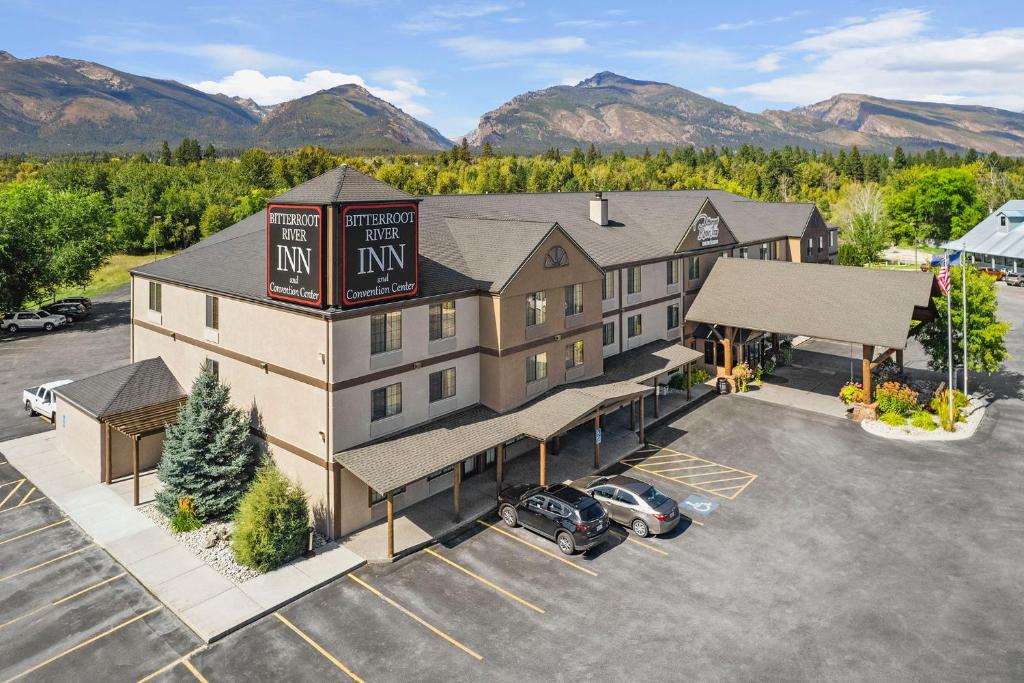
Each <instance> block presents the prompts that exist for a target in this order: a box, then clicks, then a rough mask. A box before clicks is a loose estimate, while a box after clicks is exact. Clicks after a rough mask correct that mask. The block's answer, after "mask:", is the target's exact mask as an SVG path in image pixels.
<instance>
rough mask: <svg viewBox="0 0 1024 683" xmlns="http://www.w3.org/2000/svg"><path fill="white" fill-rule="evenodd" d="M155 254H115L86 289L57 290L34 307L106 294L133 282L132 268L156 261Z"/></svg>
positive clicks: (169, 253) (160, 256) (169, 254)
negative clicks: (70, 297) (59, 300)
mask: <svg viewBox="0 0 1024 683" xmlns="http://www.w3.org/2000/svg"><path fill="white" fill-rule="evenodd" d="M174 253H175V252H173V251H162V252H160V253H159V254H158V255H157V257H156V258H158V259H160V258H166V257H168V256H173V255H174ZM154 260H156V259H154V257H153V254H114V255H113V256H111V257H110V260H109V261H107V263H106V265H104V266H102V267H101V268H99V269H98V270H97V271H96V272H95V273H93V274H92V281H91V282H90V283H89V284H88V285H86V286H85V287H68V288H65V289H59V290H57V292H56V294H55V295H54V296H53V297H52V298H47V299H45V300H43V301H41V302H36V303H35V304H33V306H37V305H40V304H46V303H49V302H50V301H53V300H55V299H62V298H64V297H66V296H87V297H89V298H90V299H91V298H94V297H97V296H100V295H101V294H106V293H107V292H110V291H112V290H115V289H117V288H118V287H121V286H123V285H126V284H128V283H129V282H130V281H131V276H130V275H129V274H128V271H129V270H131V269H132V268H136V267H138V266H141V265H144V264H146V263H150V262H152V261H154Z"/></svg>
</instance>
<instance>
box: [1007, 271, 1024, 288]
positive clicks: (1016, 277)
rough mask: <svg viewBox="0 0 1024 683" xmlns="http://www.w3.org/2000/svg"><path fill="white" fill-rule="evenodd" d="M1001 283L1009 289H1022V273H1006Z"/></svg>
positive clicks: (1023, 276)
mask: <svg viewBox="0 0 1024 683" xmlns="http://www.w3.org/2000/svg"><path fill="white" fill-rule="evenodd" d="M1003 282H1005V283H1006V284H1007V285H1009V286H1010V287H1024V273H1007V274H1006V278H1005V279H1004V280H1003Z"/></svg>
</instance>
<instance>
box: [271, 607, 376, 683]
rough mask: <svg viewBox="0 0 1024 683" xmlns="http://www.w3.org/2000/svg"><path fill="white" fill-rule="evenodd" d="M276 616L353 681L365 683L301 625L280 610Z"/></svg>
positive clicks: (275, 613)
mask: <svg viewBox="0 0 1024 683" xmlns="http://www.w3.org/2000/svg"><path fill="white" fill-rule="evenodd" d="M274 616H275V617H277V618H278V619H279V620H280V621H281V623H282V624H284V625H285V626H287V627H288V628H290V629H291V630H293V631H295V633H296V635H298V636H299V638H302V639H303V640H304V641H306V642H307V643H309V645H310V646H311V647H312V648H313V649H314V650H316V651H317V652H319V653H320V654H321V655H323V657H324V659H326V660H327V661H329V662H330V663H331V664H333V665H334V666H336V667H338V668H339V669H341V671H342V672H344V674H345V675H346V676H348V677H349V678H351V679H352V680H353V681H356V682H357V683H364V681H363V679H362V678H360V677H359V676H357V675H356V674H355V672H353V671H352V670H351V669H349V668H348V667H347V666H345V665H344V664H342V663H341V662H339V661H338V660H337V658H335V656H334V655H332V654H331V653H330V652H328V651H327V650H325V649H324V648H323V647H321V646H320V644H319V643H318V642H316V641H315V640H313V639H312V638H310V637H309V636H307V635H306V634H305V633H303V632H302V631H301V630H300V629H299V627H298V626H296V625H295V624H293V623H292V622H290V621H288V620H287V619H285V618H284V617H283V616H281V613H280V612H274Z"/></svg>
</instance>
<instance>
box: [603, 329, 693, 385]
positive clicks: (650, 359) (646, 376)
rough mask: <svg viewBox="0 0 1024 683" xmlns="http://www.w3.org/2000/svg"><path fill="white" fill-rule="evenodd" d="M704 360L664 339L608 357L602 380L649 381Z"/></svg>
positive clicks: (689, 349)
mask: <svg viewBox="0 0 1024 683" xmlns="http://www.w3.org/2000/svg"><path fill="white" fill-rule="evenodd" d="M702 358H704V354H703V353H701V352H699V351H695V350H693V349H691V348H690V347H688V346H683V345H682V344H680V343H679V342H675V341H667V340H663V339H661V340H658V341H652V342H650V343H648V344H644V345H643V346H638V347H637V348H635V349H630V350H629V351H625V352H623V353H617V354H615V355H614V356H611V357H609V358H605V360H604V374H603V375H601V377H602V378H603V379H604V380H605V381H609V380H615V381H630V382H646V381H648V380H650V379H651V378H653V377H657V376H658V375H662V374H664V373H666V372H669V371H670V370H675V369H676V368H678V367H682V366H683V365H686V364H687V363H692V362H693V361H695V360H700V359H702Z"/></svg>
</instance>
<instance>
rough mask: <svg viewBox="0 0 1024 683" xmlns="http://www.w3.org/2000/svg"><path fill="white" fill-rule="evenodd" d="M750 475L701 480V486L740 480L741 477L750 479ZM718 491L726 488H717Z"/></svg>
mask: <svg viewBox="0 0 1024 683" xmlns="http://www.w3.org/2000/svg"><path fill="white" fill-rule="evenodd" d="M749 478H750V475H747V474H744V475H743V476H742V477H729V478H728V479H712V480H711V481H702V482H700V485H701V486H707V485H708V484H722V483H724V482H727V481H738V480H740V479H749ZM716 491H725V489H716Z"/></svg>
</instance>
